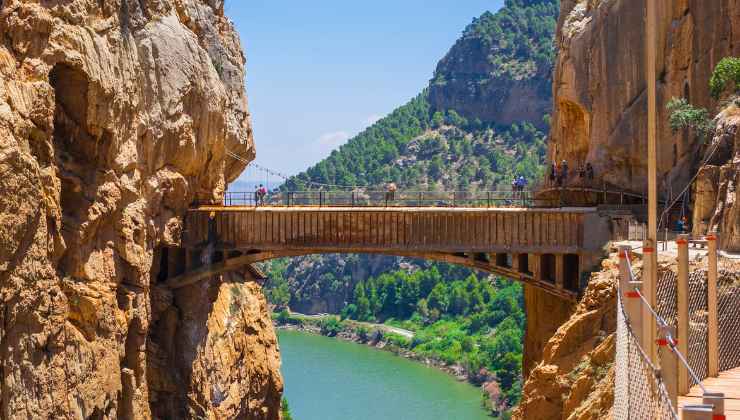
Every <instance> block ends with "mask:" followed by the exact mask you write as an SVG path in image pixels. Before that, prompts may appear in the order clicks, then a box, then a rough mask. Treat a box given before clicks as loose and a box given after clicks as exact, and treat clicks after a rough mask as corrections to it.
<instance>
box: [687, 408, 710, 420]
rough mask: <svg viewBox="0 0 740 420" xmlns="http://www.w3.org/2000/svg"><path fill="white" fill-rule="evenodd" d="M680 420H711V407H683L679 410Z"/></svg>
mask: <svg viewBox="0 0 740 420" xmlns="http://www.w3.org/2000/svg"><path fill="white" fill-rule="evenodd" d="M681 419H682V420H712V406H711V405H705V404H695V405H685V406H684V407H683V408H682V409H681Z"/></svg>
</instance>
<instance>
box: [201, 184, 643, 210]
mask: <svg viewBox="0 0 740 420" xmlns="http://www.w3.org/2000/svg"><path fill="white" fill-rule="evenodd" d="M551 191H560V192H562V191H571V192H573V191H576V192H593V193H599V194H603V195H604V201H605V202H606V201H608V200H607V198H608V196H609V195H612V196H614V195H618V196H619V197H620V199H619V200H620V203H622V204H624V201H625V200H624V198H625V197H631V198H639V199H642V198H644V196H642V195H640V194H637V193H633V192H629V191H620V190H599V189H596V188H590V187H559V188H550V189H545V190H531V189H525V190H521V191H517V190H512V189H499V190H493V191H460V190H454V191H429V190H426V191H424V190H403V191H401V190H398V191H395V192H390V191H384V190H371V189H363V188H356V189H353V190H351V191H336V190H334V191H323V190H308V191H273V192H270V193H268V194H267V195H265V196H264V197H263V198H260V197H259V196H258V195H257V193H256V192H244V191H229V192H226V193H225V194H224V198H223V202H222V204H223V205H224V206H263V205H264V206H287V207H293V206H319V207H339V206H341V207H400V206H403V207H514V206H516V207H562V203H560V204H561V205H560V206H553V205H552V200H549V199H538V198H535V195H536V194H541V193H547V192H551ZM196 204H198V205H200V204H204V205H207V204H213V203H212V202H211V203H196Z"/></svg>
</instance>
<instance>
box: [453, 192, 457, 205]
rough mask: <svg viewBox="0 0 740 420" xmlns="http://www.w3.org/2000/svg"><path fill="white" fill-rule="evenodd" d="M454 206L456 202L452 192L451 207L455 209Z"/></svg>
mask: <svg viewBox="0 0 740 420" xmlns="http://www.w3.org/2000/svg"><path fill="white" fill-rule="evenodd" d="M456 206H457V201H455V192H454V191H453V192H452V207H456Z"/></svg>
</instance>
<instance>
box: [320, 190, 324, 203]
mask: <svg viewBox="0 0 740 420" xmlns="http://www.w3.org/2000/svg"><path fill="white" fill-rule="evenodd" d="M323 205H324V192H323V191H319V207H322V206H323Z"/></svg>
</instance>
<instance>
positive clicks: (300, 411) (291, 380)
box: [278, 331, 491, 420]
mask: <svg viewBox="0 0 740 420" xmlns="http://www.w3.org/2000/svg"><path fill="white" fill-rule="evenodd" d="M278 339H279V340H280V353H281V356H282V359H283V367H282V372H283V378H284V379H285V396H286V397H287V398H288V403H289V404H290V409H291V412H292V414H293V418H294V419H295V420H491V417H489V416H487V415H486V413H485V411H484V410H483V409H482V408H481V404H480V403H481V393H480V391H479V390H478V389H477V388H475V387H473V386H471V385H468V384H465V383H461V382H458V381H456V380H455V379H454V378H452V377H451V376H449V375H447V374H445V373H443V372H440V371H438V370H436V369H433V368H429V367H426V366H424V365H421V364H419V363H415V362H412V361H409V360H406V359H403V358H401V357H398V356H395V355H393V354H391V353H389V352H385V351H381V350H376V349H372V348H370V347H367V346H363V345H360V344H355V343H347V342H343V341H340V340H336V339H333V338H327V337H321V336H316V335H311V334H306V333H300V332H294V331H279V332H278Z"/></svg>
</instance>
